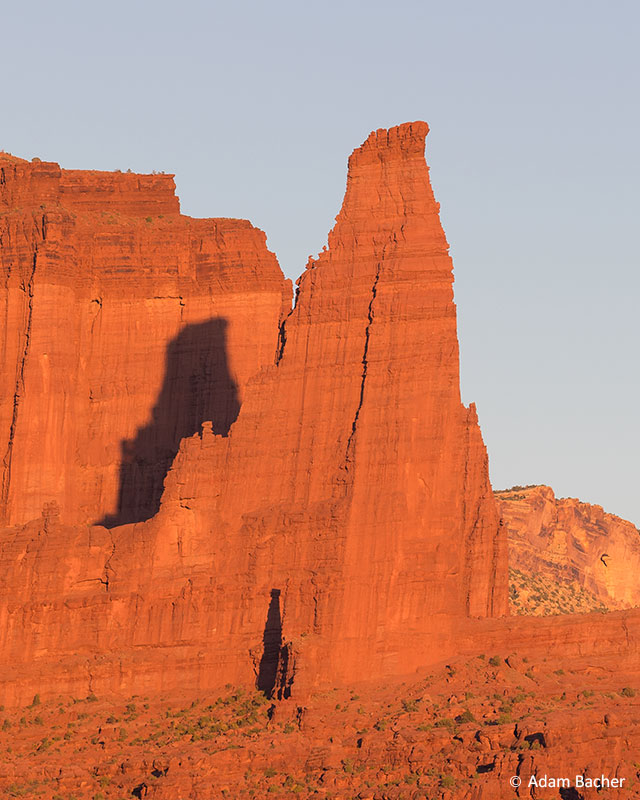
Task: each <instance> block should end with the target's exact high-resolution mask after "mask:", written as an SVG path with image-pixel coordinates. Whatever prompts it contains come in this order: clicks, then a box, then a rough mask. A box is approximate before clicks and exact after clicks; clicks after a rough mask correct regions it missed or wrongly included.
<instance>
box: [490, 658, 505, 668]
mask: <svg viewBox="0 0 640 800" xmlns="http://www.w3.org/2000/svg"><path fill="white" fill-rule="evenodd" d="M489 663H490V664H491V666H492V667H499V666H500V664H502V659H501V658H500V656H491V658H490V659H489Z"/></svg>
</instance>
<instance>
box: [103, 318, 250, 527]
mask: <svg viewBox="0 0 640 800" xmlns="http://www.w3.org/2000/svg"><path fill="white" fill-rule="evenodd" d="M226 329H227V321H226V320H225V319H221V318H215V319H211V320H208V321H207V322H203V323H200V324H198V325H188V326H187V327H186V328H184V330H182V331H181V332H180V333H179V334H178V336H176V338H175V339H173V340H172V341H171V342H170V343H169V345H168V347H167V360H166V369H165V376H164V381H163V384H162V388H161V390H160V394H159V395H158V399H157V401H156V404H155V406H154V408H153V412H152V418H151V422H150V423H149V424H148V425H145V427H144V428H140V429H139V430H138V432H137V435H136V437H135V439H125V440H124V441H123V442H122V444H121V451H122V453H121V466H120V490H119V497H118V510H117V512H116V513H115V514H109V515H107V516H105V517H104V518H103V519H102V520H100V521H99V522H98V523H97V524H98V525H105V526H106V527H108V528H113V527H115V526H116V525H126V524H127V523H130V522H142V521H143V520H146V519H149V518H150V517H152V516H153V515H154V514H156V513H157V511H158V509H159V508H160V498H161V496H162V488H163V482H164V478H165V475H166V474H167V471H168V470H169V468H170V467H171V464H172V462H173V459H174V458H175V455H176V453H177V452H178V448H179V446H180V440H181V439H183V438H185V437H186V436H192V435H193V434H194V433H198V432H199V431H200V429H201V425H202V423H203V422H206V421H211V422H212V424H213V432H214V433H217V434H220V435H222V436H226V435H227V434H228V433H229V428H230V427H231V425H232V424H233V422H234V421H235V419H236V417H237V416H238V412H239V410H240V404H239V401H238V392H237V387H236V384H235V382H234V380H233V379H232V378H231V376H230V374H229V369H228V363H227V337H226ZM149 335H152V334H151V333H150V334H149ZM143 368H144V365H143Z"/></svg>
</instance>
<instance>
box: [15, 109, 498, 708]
mask: <svg viewBox="0 0 640 800" xmlns="http://www.w3.org/2000/svg"><path fill="white" fill-rule="evenodd" d="M427 132H428V127H427V125H426V124H425V123H423V122H417V123H411V124H406V125H401V126H399V127H397V128H391V129H390V130H388V131H387V130H380V131H377V132H375V133H372V134H371V136H370V137H369V138H368V139H367V141H366V142H365V143H364V144H363V145H362V147H360V148H358V149H357V150H356V151H355V152H354V153H353V155H352V156H351V159H350V161H349V174H348V182H347V190H346V195H345V199H344V203H343V206H342V209H341V211H340V214H339V215H338V217H337V221H336V225H335V227H334V229H333V230H332V231H331V233H330V234H329V247H328V249H327V250H325V251H324V252H323V253H322V254H321V255H320V256H319V257H318V258H317V259H316V260H315V261H313V260H312V261H310V263H309V264H308V267H307V270H306V271H305V273H304V274H303V276H302V277H301V278H300V280H299V281H298V286H299V288H298V294H297V299H296V304H295V307H294V309H293V310H292V311H291V313H290V314H288V316H287V317H286V318H285V320H284V322H282V324H280V333H279V343H278V345H277V348H274V350H273V351H272V352H273V356H272V358H271V359H270V360H269V361H267V360H263V361H262V362H261V363H262V366H261V367H260V366H259V368H258V369H257V371H254V374H253V376H252V377H250V378H248V379H247V380H246V381H245V382H244V383H243V384H242V404H241V407H240V410H239V413H238V415H237V418H235V421H233V424H232V425H231V427H230V428H229V430H228V431H224V432H223V434H224V433H226V434H227V435H219V433H218V432H217V431H216V429H215V427H214V426H213V425H212V424H210V423H208V422H207V421H206V420H203V422H205V424H203V425H202V430H201V432H200V433H199V434H195V435H193V436H190V437H188V438H185V439H183V440H182V444H181V446H180V450H179V452H178V455H177V456H176V458H175V461H174V463H173V467H172V469H171V470H170V471H169V473H168V475H167V478H166V480H165V486H164V494H163V496H162V502H161V505H160V510H159V511H158V513H157V514H156V515H155V516H154V517H153V518H152V519H150V520H149V521H147V522H142V523H138V524H136V525H124V526H121V527H116V528H113V529H112V530H111V531H110V532H107V531H106V530H104V528H98V527H95V528H93V529H91V530H89V529H87V528H86V526H81V527H76V528H70V527H68V526H67V527H65V517H64V510H63V513H62V517H61V521H59V520H58V518H56V519H54V520H50V521H49V522H48V528H47V530H46V532H43V522H42V517H40V519H39V521H35V522H33V523H31V524H30V525H28V526H25V527H24V528H22V529H20V530H18V529H14V530H13V531H12V532H10V533H6V532H5V533H4V534H2V537H4V538H0V545H2V547H1V548H0V567H2V569H1V570H0V590H1V591H2V592H3V593H4V599H3V601H2V603H0V622H2V625H1V626H0V645H1V646H2V652H3V654H4V656H5V663H6V665H7V671H6V672H5V681H7V682H9V681H10V682H11V683H10V691H11V696H12V697H28V696H29V692H30V693H31V696H33V686H34V685H36V684H35V683H34V681H35V679H36V678H35V677H33V675H34V674H35V673H33V662H34V659H37V676H39V678H38V679H39V681H40V685H42V684H43V682H44V680H45V677H44V676H46V681H47V685H49V686H51V687H55V688H56V689H57V690H59V691H63V690H66V689H69V688H70V687H77V685H78V684H82V682H83V681H86V675H87V673H90V675H91V681H92V683H91V687H92V690H93V691H98V690H100V689H101V688H102V689H105V688H107V689H110V690H112V691H116V692H125V693H126V692H129V693H131V692H135V691H141V690H142V689H143V688H144V690H145V691H148V690H152V689H155V688H159V687H160V688H162V690H170V689H172V688H175V687H181V688H195V689H198V690H202V689H208V688H213V687H219V686H220V685H224V684H225V683H227V682H232V683H243V684H245V685H256V683H257V685H258V686H260V687H261V688H263V689H264V690H265V691H267V692H270V693H273V694H277V695H278V696H283V695H286V693H288V692H290V691H292V692H294V693H295V692H296V691H297V690H300V691H303V690H304V688H305V687H309V686H311V685H314V684H319V683H325V684H327V683H328V684H333V685H336V684H338V683H353V682H356V681H359V680H362V679H366V678H372V679H385V678H393V677H398V676H402V675H407V674H409V673H411V672H413V671H414V670H415V669H417V668H419V667H421V666H424V665H425V664H428V663H433V662H434V661H438V660H440V659H443V658H447V657H449V656H451V655H453V654H455V653H456V651H457V648H458V637H457V635H456V633H457V630H458V629H459V628H460V627H461V626H462V627H464V626H465V625H466V620H468V618H469V617H491V616H500V615H502V614H504V613H506V610H507V563H506V539H505V536H504V534H503V533H502V531H501V529H500V526H499V522H498V515H497V512H496V506H495V503H494V499H493V495H492V492H491V486H490V483H489V476H488V465H487V454H486V450H485V447H484V444H483V442H482V438H481V434H480V429H479V426H478V422H477V418H476V413H475V409H474V408H473V406H472V407H470V408H465V407H464V406H463V404H462V403H461V400H460V388H459V356H458V340H457V333H456V310H455V305H454V302H453V289H452V284H453V275H452V263H451V259H450V257H449V254H448V245H447V241H446V238H445V235H444V233H443V230H442V227H441V225H440V220H439V216H438V205H437V203H436V202H435V200H434V197H433V192H432V190H431V186H430V182H429V172H428V168H427V165H426V163H425V159H424V145H425V137H426V134H427ZM74 185H75V184H74ZM222 235H223V236H226V235H227V234H225V233H223V234H222ZM229 236H231V234H229ZM261 264H262V262H260V263H258V266H257V268H256V271H257V277H256V280H260V279H261V278H260V275H261V274H262V272H261V271H262V270H263V266H261ZM267 268H268V267H264V269H267ZM274 277H277V276H274ZM232 279H233V276H231V275H227V273H222V274H221V275H220V279H219V281H218V283H219V284H220V286H221V287H222V289H224V286H225V281H231V280H232ZM267 285H268V286H269V284H267ZM273 287H274V291H273V295H274V297H273V299H274V300H275V301H277V302H280V298H281V297H282V284H281V283H278V281H277V280H273ZM277 302H272V303H271V306H269V308H270V309H271V319H273V313H274V312H275V311H276V310H277ZM240 307H241V308H243V309H244V312H243V313H244V314H245V317H244V319H245V320H246V319H247V316H246V314H247V313H248V312H247V306H246V305H245V306H242V305H240ZM261 309H262V307H259V308H258V309H257V311H256V315H257V316H258V317H259V315H260V314H262V313H263V311H262V310H261ZM277 328H278V325H277V324H276V325H275V329H274V333H277ZM267 338H268V337H267ZM45 534H46V535H45ZM36 542H37V546H36ZM20 553H25V554H26V555H25V556H24V557H23V556H20V555H19V554H20ZM2 581H3V582H2ZM115 664H117V665H118V666H117V669H115V668H114V665H115ZM9 665H10V670H11V672H9ZM11 675H13V676H14V677H13V678H11V677H10V676H11ZM37 676H36V677H37ZM18 686H19V690H18V689H17V688H16V687H18Z"/></svg>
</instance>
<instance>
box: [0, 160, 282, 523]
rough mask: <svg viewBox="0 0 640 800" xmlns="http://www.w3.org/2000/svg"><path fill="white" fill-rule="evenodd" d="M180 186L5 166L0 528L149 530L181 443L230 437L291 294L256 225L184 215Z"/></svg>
mask: <svg viewBox="0 0 640 800" xmlns="http://www.w3.org/2000/svg"><path fill="white" fill-rule="evenodd" d="M174 190H175V186H174V182H173V176H171V175H134V174H122V173H106V172H82V171H77V170H61V169H60V167H59V166H58V165H57V164H53V163H43V162H38V161H36V162H33V163H29V162H26V161H22V160H20V159H16V158H13V157H11V156H7V155H5V154H0V270H1V272H2V278H3V279H2V283H1V284H0V459H1V460H0V479H1V483H0V486H1V494H0V521H4V524H9V525H11V524H17V523H25V522H28V521H29V520H32V519H34V518H38V517H40V513H41V510H42V507H43V504H44V503H47V502H51V501H55V502H57V503H58V505H59V507H60V509H61V512H62V516H63V518H64V520H65V522H67V523H73V522H83V523H87V522H88V523H96V522H98V521H102V522H103V523H105V524H107V525H109V526H112V525H115V524H120V523H125V522H136V521H139V520H142V519H147V518H149V517H150V516H152V515H153V514H154V513H155V512H156V511H157V509H158V506H159V501H160V494H161V492H162V482H163V479H164V476H165V474H166V472H167V469H168V468H169V466H170V465H171V462H172V460H173V458H174V456H175V454H176V452H177V449H178V446H179V443H180V440H181V439H182V438H183V437H184V436H189V435H191V434H193V433H194V432H196V431H197V430H199V429H200V424H201V422H203V421H205V420H211V421H212V422H213V430H214V431H215V432H216V433H219V434H222V435H225V434H226V433H227V432H228V430H229V426H230V425H231V423H232V422H233V421H234V419H235V417H236V416H237V413H238V409H239V407H240V403H241V401H242V393H243V390H244V385H245V383H246V381H247V379H248V378H249V376H250V375H252V374H253V373H254V372H256V371H257V370H258V369H259V368H260V367H261V366H262V365H263V364H265V363H271V362H273V359H274V354H275V351H276V345H277V329H278V324H279V319H280V316H281V314H282V313H283V309H284V308H285V307H287V308H288V307H290V299H289V297H290V287H289V285H288V284H289V282H288V281H285V280H284V278H283V276H282V273H281V271H280V268H279V266H278V264H277V261H276V258H275V256H274V255H273V254H272V253H270V252H269V251H268V250H267V249H266V246H265V236H264V234H263V233H262V232H261V231H259V230H256V229H255V228H253V227H252V226H251V225H250V224H249V223H248V222H246V221H244V220H232V219H217V220H214V219H211V220H204V219H203V220H196V219H190V218H189V217H184V216H181V215H180V209H179V202H178V199H177V197H176V196H175V191H174Z"/></svg>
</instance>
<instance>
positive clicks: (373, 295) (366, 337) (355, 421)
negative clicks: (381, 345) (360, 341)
mask: <svg viewBox="0 0 640 800" xmlns="http://www.w3.org/2000/svg"><path fill="white" fill-rule="evenodd" d="M381 268H382V263H381V262H378V266H377V267H376V276H375V278H374V281H373V286H372V287H371V299H370V300H369V308H368V310H367V327H366V328H365V332H364V352H363V354H362V378H361V380H360V398H359V400H358V407H357V408H356V413H355V415H354V417H353V422H352V423H351V433H350V434H349V439H348V440H347V450H346V461H349V460H350V455H351V448H352V446H353V438H354V436H355V434H356V426H357V424H358V418H359V417H360V411H361V410H362V404H363V402H364V386H365V382H366V380H367V369H368V366H369V362H368V358H369V339H370V336H371V325H372V323H373V316H374V314H373V303H374V300H375V299H376V294H377V292H378V280H379V279H380V271H381Z"/></svg>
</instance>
